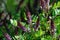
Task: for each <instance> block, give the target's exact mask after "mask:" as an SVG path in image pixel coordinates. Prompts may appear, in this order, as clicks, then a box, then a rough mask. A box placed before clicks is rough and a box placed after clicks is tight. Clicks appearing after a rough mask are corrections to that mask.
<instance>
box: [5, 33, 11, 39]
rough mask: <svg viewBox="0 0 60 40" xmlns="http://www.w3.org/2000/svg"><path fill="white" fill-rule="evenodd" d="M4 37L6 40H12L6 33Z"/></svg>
mask: <svg viewBox="0 0 60 40" xmlns="http://www.w3.org/2000/svg"><path fill="white" fill-rule="evenodd" d="M4 37H5V38H6V40H12V39H11V37H10V35H9V34H8V33H4Z"/></svg>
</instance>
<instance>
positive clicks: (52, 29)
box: [50, 19, 55, 35]
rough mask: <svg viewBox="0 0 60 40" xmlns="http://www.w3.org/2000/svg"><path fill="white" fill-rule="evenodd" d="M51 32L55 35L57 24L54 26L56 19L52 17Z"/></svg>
mask: <svg viewBox="0 0 60 40" xmlns="http://www.w3.org/2000/svg"><path fill="white" fill-rule="evenodd" d="M50 25H51V34H52V35H54V33H55V26H54V21H53V20H52V19H51V24H50Z"/></svg>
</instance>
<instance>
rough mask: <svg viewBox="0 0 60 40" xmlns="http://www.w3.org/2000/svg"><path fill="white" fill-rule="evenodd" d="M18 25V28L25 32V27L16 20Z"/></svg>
mask: <svg viewBox="0 0 60 40" xmlns="http://www.w3.org/2000/svg"><path fill="white" fill-rule="evenodd" d="M18 26H19V28H21V29H22V30H23V31H25V32H26V31H27V30H26V28H25V27H24V26H23V25H22V24H21V23H19V22H18Z"/></svg>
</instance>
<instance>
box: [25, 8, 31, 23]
mask: <svg viewBox="0 0 60 40" xmlns="http://www.w3.org/2000/svg"><path fill="white" fill-rule="evenodd" d="M26 16H27V22H28V23H29V24H30V23H31V20H32V19H31V13H30V11H29V9H28V8H26Z"/></svg>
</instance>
